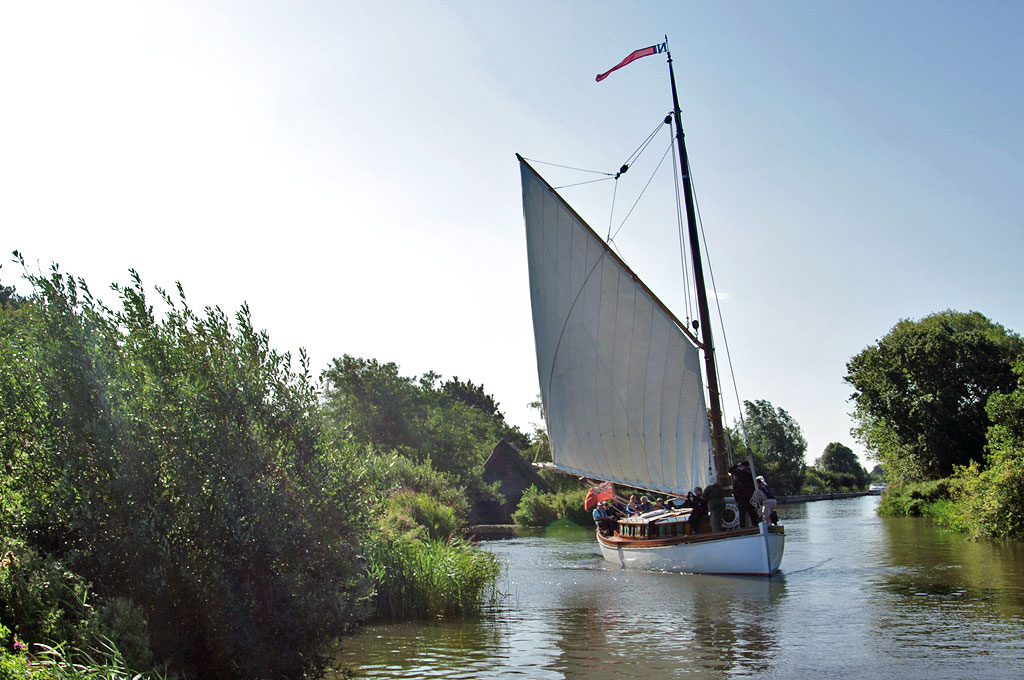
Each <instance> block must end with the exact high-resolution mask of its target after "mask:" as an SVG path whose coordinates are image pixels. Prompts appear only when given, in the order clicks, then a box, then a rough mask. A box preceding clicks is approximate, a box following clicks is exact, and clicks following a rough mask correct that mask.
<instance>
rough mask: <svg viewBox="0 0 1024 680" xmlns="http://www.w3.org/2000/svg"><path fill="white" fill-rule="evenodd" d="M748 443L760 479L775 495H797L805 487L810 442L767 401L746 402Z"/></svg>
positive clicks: (783, 411) (791, 421) (788, 416)
mask: <svg viewBox="0 0 1024 680" xmlns="http://www.w3.org/2000/svg"><path fill="white" fill-rule="evenodd" d="M743 406H744V411H745V413H746V428H747V441H748V442H749V446H750V450H751V452H752V453H753V455H754V465H755V467H756V469H757V473H758V474H759V475H763V476H764V477H765V479H767V480H768V483H769V485H771V487H772V488H773V489H774V491H775V493H776V494H792V493H797V492H798V491H799V490H800V487H801V485H802V484H803V477H804V468H805V467H806V464H805V463H804V452H806V451H807V441H806V440H805V439H804V435H803V432H802V431H801V430H800V426H799V425H798V424H797V422H796V421H795V420H793V418H792V416H790V415H789V413H787V412H786V411H785V410H784V409H782V408H776V407H774V406H772V404H771V403H770V402H768V401H766V400H764V399H760V400H758V401H754V402H751V401H744V402H743Z"/></svg>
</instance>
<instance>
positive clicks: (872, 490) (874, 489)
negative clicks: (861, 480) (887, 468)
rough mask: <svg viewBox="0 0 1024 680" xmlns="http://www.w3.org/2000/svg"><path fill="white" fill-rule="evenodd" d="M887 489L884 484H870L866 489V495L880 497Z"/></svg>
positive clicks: (887, 486)
mask: <svg viewBox="0 0 1024 680" xmlns="http://www.w3.org/2000/svg"><path fill="white" fill-rule="evenodd" d="M888 488H889V485H888V484H886V483H885V482H872V483H871V486H869V487H868V493H869V494H871V495H872V496H881V495H882V492H883V491H885V490H886V489H888Z"/></svg>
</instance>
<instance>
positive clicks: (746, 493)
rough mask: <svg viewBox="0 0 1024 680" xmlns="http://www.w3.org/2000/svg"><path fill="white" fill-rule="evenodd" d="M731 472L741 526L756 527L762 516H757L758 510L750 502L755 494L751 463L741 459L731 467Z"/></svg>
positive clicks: (733, 492)
mask: <svg viewBox="0 0 1024 680" xmlns="http://www.w3.org/2000/svg"><path fill="white" fill-rule="evenodd" d="M729 473H730V474H732V495H733V497H734V498H735V499H736V509H737V510H738V511H739V515H740V526H741V527H747V526H751V527H756V526H757V523H758V522H759V521H760V518H759V517H758V516H757V510H755V509H754V506H752V505H751V504H750V497H751V496H753V495H754V488H755V487H754V477H753V475H751V474H750V463H748V462H747V461H745V460H741V461H740V462H738V463H736V464H735V465H733V466H732V467H731V468H729ZM748 522H749V524H748Z"/></svg>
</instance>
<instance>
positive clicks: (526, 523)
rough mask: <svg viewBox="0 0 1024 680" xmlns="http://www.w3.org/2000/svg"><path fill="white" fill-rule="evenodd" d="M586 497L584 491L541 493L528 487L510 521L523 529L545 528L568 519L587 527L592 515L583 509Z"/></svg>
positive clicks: (534, 488) (535, 488)
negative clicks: (560, 520) (557, 521)
mask: <svg viewBox="0 0 1024 680" xmlns="http://www.w3.org/2000/svg"><path fill="white" fill-rule="evenodd" d="M586 496H587V491H586V489H578V488H577V489H574V490H572V491H562V492H559V493H543V492H541V491H538V490H537V487H535V486H530V487H529V488H528V489H527V490H526V491H524V492H523V497H522V499H521V500H520V501H519V507H517V508H516V511H515V512H514V513H512V521H514V522H515V523H516V524H518V525H519V526H523V527H546V526H548V525H549V524H552V523H553V522H555V521H556V520H559V519H568V520H569V521H571V522H574V523H576V524H579V525H580V526H589V525H591V524H592V523H593V515H592V514H591V513H590V512H588V511H587V510H585V509H584V507H583V501H584V499H585V498H586Z"/></svg>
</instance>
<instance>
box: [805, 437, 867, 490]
mask: <svg viewBox="0 0 1024 680" xmlns="http://www.w3.org/2000/svg"><path fill="white" fill-rule="evenodd" d="M814 466H815V467H816V468H819V469H821V470H825V471H827V472H835V473H839V474H847V475H851V476H852V477H853V479H854V485H855V486H856V487H858V488H861V489H862V488H864V486H866V485H867V483H868V471H867V470H865V469H864V466H863V465H861V464H860V460H858V459H857V454H855V453H854V452H853V450H852V449H851V448H850V447H848V446H846V445H845V444H840V443H839V442H831V443H830V444H829V445H828V446H826V447H825V450H824V451H823V452H822V454H821V456H820V457H819V458H818V459H817V460H816V461H814Z"/></svg>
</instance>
